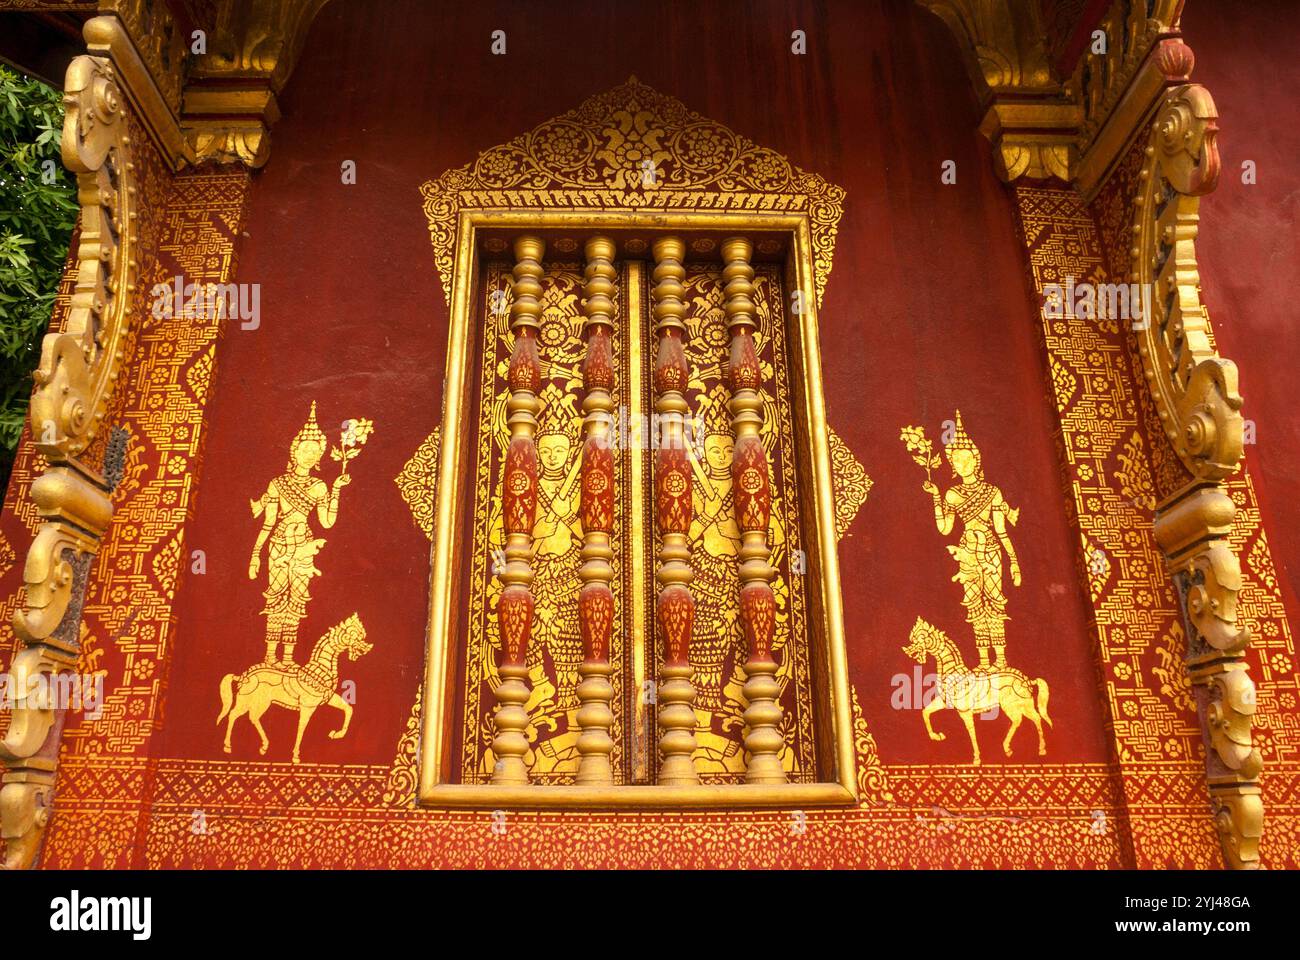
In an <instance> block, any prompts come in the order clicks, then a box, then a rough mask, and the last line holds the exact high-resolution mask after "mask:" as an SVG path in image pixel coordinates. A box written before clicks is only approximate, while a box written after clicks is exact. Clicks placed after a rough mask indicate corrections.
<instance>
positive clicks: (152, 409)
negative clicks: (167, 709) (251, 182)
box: [64, 173, 247, 753]
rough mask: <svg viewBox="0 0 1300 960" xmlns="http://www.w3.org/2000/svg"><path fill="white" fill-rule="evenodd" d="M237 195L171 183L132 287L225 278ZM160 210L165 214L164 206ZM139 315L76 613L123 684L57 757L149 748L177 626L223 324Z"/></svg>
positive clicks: (201, 181)
mask: <svg viewBox="0 0 1300 960" xmlns="http://www.w3.org/2000/svg"><path fill="white" fill-rule="evenodd" d="M246 184H247V177H246V175H245V174H242V173H240V174H231V175H224V176H210V177H201V178H200V177H181V178H178V179H177V180H176V181H175V182H174V186H173V188H172V189H173V194H172V196H170V197H168V198H167V199H166V204H165V209H166V214H165V215H164V216H163V217H162V218H161V223H160V226H159V230H160V234H161V236H162V237H163V238H164V239H163V240H162V242H161V244H160V246H159V258H158V259H157V260H156V261H155V266H154V270H153V273H152V274H151V275H150V276H149V277H147V278H142V280H141V285H142V286H143V287H144V289H145V290H146V291H148V290H150V289H152V287H153V285H154V284H159V283H162V284H170V282H171V279H172V277H173V276H175V275H177V274H179V275H182V276H184V277H185V279H186V282H191V281H192V282H196V283H207V282H213V283H222V282H226V281H228V280H229V279H230V275H231V272H232V270H233V266H234V243H233V233H234V230H235V229H236V226H235V225H237V224H238V222H239V218H240V217H241V215H242V212H243V200H244V187H245V186H246ZM146 202H147V201H146ZM157 202H158V205H159V206H160V207H161V206H164V201H163V198H162V197H161V196H160V197H158V198H157ZM145 316H146V319H144V320H143V321H142V324H141V326H140V328H139V332H138V336H137V339H136V342H135V345H134V351H133V352H132V355H133V356H134V357H136V361H135V362H134V363H132V364H131V365H130V366H129V367H128V368H127V369H126V371H125V379H126V382H125V383H124V384H123V388H124V390H123V399H124V403H123V408H122V409H121V410H120V413H119V414H118V415H116V416H115V417H114V418H113V420H114V422H115V423H117V424H120V425H121V426H122V427H123V428H124V429H126V430H127V431H128V434H129V436H130V439H129V440H128V447H127V451H128V452H127V470H126V474H125V476H124V479H123V481H122V483H121V485H120V486H119V487H118V489H117V491H115V495H114V501H115V504H116V514H115V516H114V518H113V525H112V527H111V528H110V530H109V535H108V537H107V539H106V540H105V542H104V545H103V546H102V547H101V548H100V554H99V558H98V560H97V561H96V566H95V575H94V578H93V580H92V584H91V592H90V595H89V596H88V597H87V602H86V606H85V611H84V616H85V618H86V623H87V624H88V625H89V627H90V630H91V636H92V638H93V639H94V641H96V642H98V644H99V645H100V646H101V647H108V648H109V649H114V648H115V649H116V651H117V652H118V653H119V654H120V655H121V657H122V660H121V673H120V674H118V673H117V672H116V671H110V673H109V675H108V684H109V685H108V688H107V690H106V695H105V700H104V708H103V718H102V719H101V720H99V721H98V722H97V723H96V724H94V725H91V726H90V727H86V728H77V727H74V728H72V729H69V730H68V731H67V732H66V733H65V734H64V744H65V746H64V750H65V752H66V753H72V752H77V751H80V750H81V749H83V748H84V749H87V750H106V751H108V752H113V753H130V752H132V751H134V750H135V749H136V748H137V747H139V746H141V745H143V744H144V743H145V741H146V740H147V739H148V737H149V735H150V733H151V731H152V729H153V726H154V723H155V722H156V717H157V713H158V709H159V706H160V704H159V697H158V694H159V690H160V684H161V681H162V677H161V671H160V669H159V665H160V664H162V663H163V662H164V658H165V657H166V656H167V655H168V651H167V644H168V640H169V637H170V634H171V631H172V630H173V629H174V626H175V615H174V613H173V611H172V602H173V600H174V598H175V593H176V584H177V581H178V579H179V577H180V574H181V570H182V569H188V566H189V564H188V556H189V554H188V551H187V550H186V549H185V541H184V532H183V531H184V525H185V522H186V520H187V519H188V518H189V516H190V513H191V511H192V509H193V507H192V498H193V487H194V482H195V478H196V476H197V464H198V461H199V459H200V457H201V456H202V440H203V436H204V432H203V402H202V400H201V399H200V395H199V394H200V391H202V394H203V395H205V396H206V393H207V384H206V382H205V381H204V379H203V378H202V376H201V374H199V373H196V371H195V365H196V364H201V365H202V369H203V370H206V371H207V375H208V379H210V377H211V373H212V364H211V363H210V362H208V361H207V358H208V355H209V351H210V350H211V349H212V347H213V345H214V344H215V342H216V340H217V336H218V330H219V327H220V324H221V320H220V319H217V318H206V317H205V318H199V319H197V320H196V319H195V318H175V319H170V320H167V319H164V320H155V319H152V318H151V317H148V316H147V314H146V315H145ZM196 384H197V385H198V388H199V389H198V390H196ZM182 558H184V559H185V560H186V562H185V563H182V562H181V560H182ZM114 684H116V685H114Z"/></svg>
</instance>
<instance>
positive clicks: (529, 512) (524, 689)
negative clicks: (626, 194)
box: [492, 237, 545, 784]
mask: <svg viewBox="0 0 1300 960" xmlns="http://www.w3.org/2000/svg"><path fill="white" fill-rule="evenodd" d="M544 249H545V247H544V244H543V243H542V241H541V240H540V239H539V238H537V237H520V238H518V239H517V240H515V268H514V293H515V296H514V303H513V304H512V305H511V307H510V332H511V333H512V334H514V338H515V345H514V349H513V351H512V352H511V354H510V367H509V370H508V372H507V374H506V379H507V382H508V384H509V386H510V399H509V400H507V401H506V413H507V421H506V422H507V424H508V425H509V427H510V446H509V447H508V448H507V449H506V462H505V470H504V479H503V483H502V487H503V489H502V493H501V509H502V520H503V525H504V529H505V559H506V562H505V569H504V570H502V571H501V574H500V576H501V582H502V583H503V584H504V587H503V588H502V590H501V598H500V600H498V601H497V623H498V625H499V627H500V631H501V665H500V671H501V683H500V684H499V685H498V686H497V688H496V690H495V694H496V700H497V707H496V713H495V714H494V716H493V721H494V723H495V726H496V736H495V737H494V738H493V740H492V754H493V756H494V757H495V758H496V763H495V764H494V765H493V769H492V782H493V783H495V784H526V783H527V782H528V768H527V766H526V765H525V763H524V756H525V755H526V754H527V753H528V738H527V736H526V735H525V730H527V728H528V714H527V713H526V712H525V711H524V704H526V703H527V702H528V663H527V660H528V641H529V639H530V638H531V636H532V631H533V608H534V604H533V593H532V590H531V588H530V585H531V584H532V582H533V568H532V562H531V560H532V551H533V527H534V525H535V524H536V523H537V443H536V440H535V435H536V433H537V413H538V410H539V407H540V403H539V401H538V399H537V394H538V392H539V391H540V389H541V381H542V365H541V359H540V357H539V356H538V352H537V331H538V328H539V327H540V326H541V320H540V317H541V312H542V311H541V296H542V284H541V278H542V252H543V250H544Z"/></svg>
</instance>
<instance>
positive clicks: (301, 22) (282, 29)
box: [185, 0, 327, 168]
mask: <svg viewBox="0 0 1300 960" xmlns="http://www.w3.org/2000/svg"><path fill="white" fill-rule="evenodd" d="M326 2H327V0H233V2H230V3H222V4H220V5H219V6H218V7H217V9H216V22H215V23H213V24H211V25H209V27H208V28H209V34H210V35H209V39H208V51H207V53H205V54H202V55H200V56H197V57H194V58H192V60H191V61H190V66H189V71H188V76H187V78H186V86H185V135H186V137H187V138H188V139H189V142H190V144H191V146H192V147H193V149H194V152H195V155H196V158H197V162H199V163H203V162H207V161H211V162H215V163H243V164H245V165H247V166H249V167H254V168H256V167H260V166H262V164H264V163H266V160H267V157H268V156H269V154H270V149H271V134H270V131H271V127H273V126H274V125H275V123H276V122H277V121H278V120H279V119H280V108H279V103H278V99H277V98H278V97H279V95H280V93H281V91H282V90H283V89H284V85H285V83H286V82H287V81H288V79H289V74H290V73H291V72H292V70H293V68H294V66H295V65H296V63H297V60H298V56H299V54H300V53H301V52H302V48H303V45H304V44H305V42H306V38H307V31H308V29H309V28H310V26H311V23H312V21H313V20H314V19H315V17H316V14H317V13H319V12H320V10H321V8H322V7H324V6H325V4H326Z"/></svg>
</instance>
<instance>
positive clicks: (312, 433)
mask: <svg viewBox="0 0 1300 960" xmlns="http://www.w3.org/2000/svg"><path fill="white" fill-rule="evenodd" d="M308 440H310V441H311V442H312V443H314V444H316V445H317V446H319V447H320V449H321V452H322V453H324V452H325V447H326V446H327V444H328V441H327V440H326V439H325V431H324V430H322V429H321V428H320V424H318V423H317V422H316V401H315V400H313V401H312V402H311V413H310V414H308V415H307V422H306V423H304V424H303V425H302V429H301V430H299V431H298V435H297V436H296V437H294V438H293V443H291V444H289V469H290V470H292V469H293V468H294V466H296V465H297V463H298V448H299V447H301V446H302V445H303V444H304V443H306V442H307V441H308Z"/></svg>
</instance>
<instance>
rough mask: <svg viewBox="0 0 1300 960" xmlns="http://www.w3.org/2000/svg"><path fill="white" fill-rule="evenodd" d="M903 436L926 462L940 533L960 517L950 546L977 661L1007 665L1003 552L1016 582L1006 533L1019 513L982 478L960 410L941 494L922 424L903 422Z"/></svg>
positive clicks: (935, 462) (1015, 563) (917, 458)
mask: <svg viewBox="0 0 1300 960" xmlns="http://www.w3.org/2000/svg"><path fill="white" fill-rule="evenodd" d="M901 439H902V440H903V442H904V443H906V444H907V448H908V450H909V451H911V453H912V459H913V460H915V461H916V462H917V463H919V464H921V465H922V466H923V467H925V473H926V479H925V482H924V483H923V484H922V485H921V488H922V489H923V490H925V492H926V493H928V494H930V497H931V500H932V501H933V505H934V523H935V526H936V527H937V528H938V530H939V533H941V534H943V535H944V536H948V535H949V534H951V533H952V532H953V530H954V528H955V527H956V526H957V522H958V521H960V522H961V534H960V537H959V539H958V541H957V544H956V546H949V547H948V553H950V554H951V555H952V557H953V559H954V560H956V561H957V573H956V575H955V576H954V577H953V578H952V579H953V581H954V582H956V583H960V584H961V587H962V599H961V602H962V606H964V607H965V608H966V620H967V622H968V623H970V625H971V627H972V629H973V630H974V632H975V647H976V650H977V652H978V653H979V666H980V667H987V666H989V651H990V648H991V649H992V651H993V657H994V662H993V666H996V667H1005V666H1006V662H1007V661H1006V644H1007V641H1006V621H1007V620H1009V619H1010V618H1009V617H1008V616H1007V595H1006V592H1005V591H1004V589H1003V579H1004V578H1003V565H1002V558H1003V554H1004V553H1005V555H1006V558H1007V561H1008V566H1009V568H1010V573H1011V583H1012V585H1013V586H1016V587H1018V586H1020V562H1019V560H1018V559H1017V557H1016V549H1015V546H1014V545H1013V544H1012V542H1011V536H1010V534H1009V533H1008V525H1010V526H1014V525H1015V523H1016V521H1017V520H1018V519H1019V517H1020V511H1019V509H1015V508H1012V507H1011V506H1009V505H1008V504H1007V501H1006V498H1004V497H1003V496H1002V491H1001V490H999V489H998V488H997V487H996V486H994V485H993V484H991V483H989V482H988V481H987V480H985V479H984V468H983V465H982V463H981V461H980V452H979V448H978V447H977V446H975V442H974V441H973V440H972V439H971V438H970V436H969V435H968V434H967V433H966V428H965V426H964V425H963V424H962V420H961V411H960V410H958V411H957V412H956V416H955V418H954V428H953V429H952V435H951V439H949V441H948V442H947V444H946V454H947V457H948V464H949V466H951V467H952V472H953V476H954V477H956V478H958V481H959V482H958V483H956V484H954V485H953V486H951V487H949V488H948V489H947V491H945V492H943V493H942V494H941V493H940V492H939V487H938V485H937V484H936V483H935V482H934V481H933V479H931V477H930V471H931V470H932V469H934V468H936V467H938V466H939V464H940V462H941V461H940V459H939V455H938V454H936V453H934V452H933V447H932V445H931V443H930V441H929V439H927V438H926V436H925V431H924V430H923V429H922V428H921V427H905V428H904V429H903V432H902V436H901Z"/></svg>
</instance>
